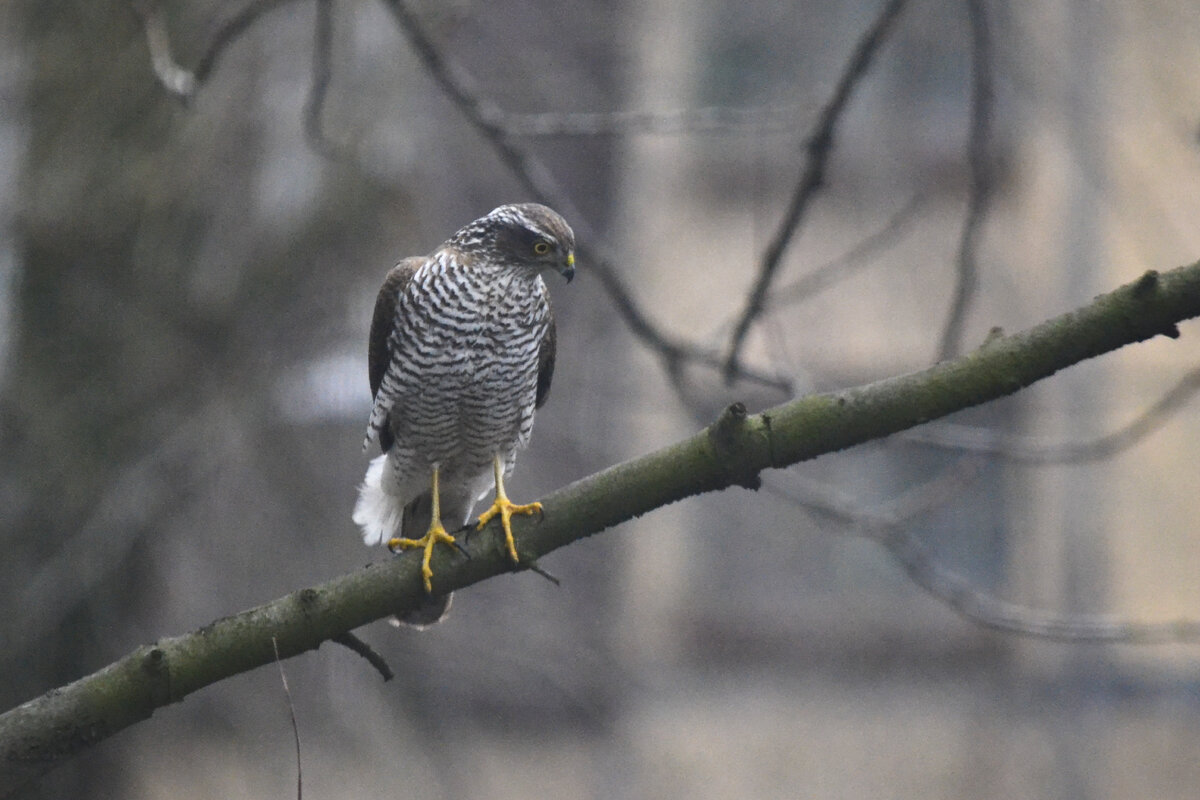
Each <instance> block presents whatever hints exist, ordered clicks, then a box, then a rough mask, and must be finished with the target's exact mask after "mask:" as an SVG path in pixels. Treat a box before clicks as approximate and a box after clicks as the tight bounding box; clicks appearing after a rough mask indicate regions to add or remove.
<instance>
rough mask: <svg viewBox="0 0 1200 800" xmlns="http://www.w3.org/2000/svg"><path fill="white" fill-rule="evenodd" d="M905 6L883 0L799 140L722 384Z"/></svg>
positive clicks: (736, 366)
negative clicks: (796, 178)
mask: <svg viewBox="0 0 1200 800" xmlns="http://www.w3.org/2000/svg"><path fill="white" fill-rule="evenodd" d="M905 3H906V0H889V1H888V2H887V4H885V5H884V7H883V8H882V9H880V12H879V15H878V16H877V17H876V18H875V21H874V22H873V23H872V24H871V26H870V27H869V28H868V29H867V31H866V33H864V34H863V36H862V38H861V39H860V40H859V42H858V45H857V46H856V47H855V48H854V51H853V52H852V53H851V55H850V59H849V60H848V61H847V62H846V66H845V68H844V69H843V70H842V76H841V78H840V79H839V80H838V82H837V86H836V87H835V88H834V91H833V94H832V95H831V96H830V98H829V101H828V102H827V103H826V104H825V107H824V108H823V109H821V115H820V117H819V118H818V119H817V124H816V126H815V127H814V128H813V131H812V133H810V134H809V136H808V138H807V139H806V141H805V144H804V152H805V162H804V170H803V172H802V174H801V176H800V182H799V183H798V184H797V185H796V190H795V192H794V193H793V194H792V200H791V203H789V205H788V209H787V211H786V212H785V213H784V215H783V220H782V222H780V224H779V228H778V229H777V230H776V232H775V236H774V237H773V238H772V240H771V243H770V244H769V245H767V250H766V252H765V253H764V254H763V258H762V262H761V264H760V265H759V271H758V278H757V279H756V280H755V282H754V287H753V288H752V289H751V290H750V295H749V297H748V298H747V300H746V306H745V309H744V310H743V311H742V315H741V317H740V318H739V319H738V321H737V324H736V325H735V326H734V329H733V334H732V336H730V340H729V350H728V354H727V355H726V357H725V366H724V370H725V380H726V381H727V382H731V381H732V380H733V379H734V378H736V377H737V374H738V372H739V370H740V368H741V367H740V363H739V361H740V354H741V350H742V344H743V342H744V341H745V339H746V334H747V333H748V332H749V331H750V326H751V325H753V324H754V321H755V319H756V318H757V317H758V315H759V314H761V313H762V311H763V309H764V308H765V307H766V303H767V293H768V292H769V291H770V290H771V283H772V282H773V281H774V279H775V273H776V272H778V271H779V265H780V263H781V262H782V261H783V254H784V253H785V252H786V251H787V247H788V245H789V244H791V241H792V237H793V236H794V235H795V233H796V231H797V230H798V229H799V228H800V225H801V223H802V222H803V221H804V217H805V215H806V213H807V211H808V207H809V203H810V202H812V200H813V198H814V197H816V195H817V192H818V191H820V189H821V187H822V185H823V184H824V182H825V169H826V166H827V165H828V162H829V156H830V154H831V153H832V152H833V145H834V134H835V132H836V129H837V125H838V123H839V122H840V121H841V118H842V114H843V113H844V112H845V110H846V107H847V106H848V105H849V103H850V98H851V97H852V96H853V95H854V92H855V90H856V89H857V88H858V87H859V86H860V85H861V84H862V80H863V78H864V77H865V76H866V74H867V71H868V70H869V69H870V66H871V61H872V60H873V59H874V58H875V54H876V53H878V52H879V49H880V48H881V47H882V46H883V43H884V42H885V41H887V36H888V34H889V33H890V32H891V29H892V25H893V23H894V22H895V21H896V19H897V18H898V17H899V16H900V12H901V11H902V10H903V9H904V5H905Z"/></svg>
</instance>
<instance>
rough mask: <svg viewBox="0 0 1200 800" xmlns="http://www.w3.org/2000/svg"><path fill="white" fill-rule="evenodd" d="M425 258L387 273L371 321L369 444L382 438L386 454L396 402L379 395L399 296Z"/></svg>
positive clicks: (389, 359)
mask: <svg viewBox="0 0 1200 800" xmlns="http://www.w3.org/2000/svg"><path fill="white" fill-rule="evenodd" d="M425 261H426V259H425V257H423V256H417V257H414V258H406V259H404V260H403V261H401V262H400V263H399V264H397V265H396V266H394V267H392V268H391V270H389V271H388V274H387V277H386V278H384V279H383V286H381V287H380V288H379V296H378V297H376V298H375V314H374V316H372V317H371V338H370V339H369V340H368V342H367V377H368V378H369V379H370V381H371V397H372V398H373V401H374V407H373V408H372V409H371V422H370V424H369V425H368V427H367V442H368V443H369V442H370V441H371V439H372V438H374V435H375V434H376V433H377V434H378V435H379V446H380V448H381V449H382V450H383V452H385V453H386V452H387V451H388V450H390V449H391V448H392V433H391V430H390V427H389V425H388V412H389V411H390V410H391V407H392V401H393V398H392V397H390V396H387V395H386V393H385V394H382V395H381V394H380V391H379V389H380V387H381V386H383V378H384V375H386V374H387V371H388V367H389V366H390V365H391V363H392V344H391V338H392V332H393V331H395V329H396V306H397V304H398V301H399V299H400V294H401V293H402V292H403V291H404V290H405V288H406V287H407V286H408V283H409V281H411V280H412V276H413V273H415V272H416V271H417V269H418V268H419V267H420V266H421V265H422V264H424V263H425Z"/></svg>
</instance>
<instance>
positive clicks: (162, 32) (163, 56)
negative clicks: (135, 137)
mask: <svg viewBox="0 0 1200 800" xmlns="http://www.w3.org/2000/svg"><path fill="white" fill-rule="evenodd" d="M295 1H296V0H255V1H254V2H252V3H250V4H249V5H247V6H246V7H245V8H243V9H242V10H241V11H239V12H238V13H237V14H235V15H234V16H232V17H230V18H229V19H227V20H226V21H225V22H223V23H221V25H220V26H218V27H217V30H216V31H215V32H214V33H213V35H212V38H211V39H209V41H208V45H207V46H206V47H205V48H204V50H203V52H202V53H201V55H200V58H199V60H198V61H197V62H196V66H195V67H193V68H192V69H191V70H190V71H189V70H187V69H185V68H184V67H181V66H180V65H179V62H177V61H176V60H175V56H174V53H173V52H172V50H171V37H170V34H169V33H168V31H167V24H166V16H165V14H164V12H163V8H162V4H161V3H159V2H158V0H131V3H130V5H131V6H132V7H133V10H134V12H135V13H136V14H137V15H138V17H140V18H141V20H142V26H143V28H144V29H145V31H146V45H147V47H148V48H149V50H150V64H151V66H152V67H153V69H154V74H155V76H156V77H157V78H158V80H159V83H161V84H162V85H163V88H165V89H166V90H167V91H169V92H171V93H172V94H174V95H177V96H178V97H180V98H182V99H183V100H190V99H191V98H192V96H193V95H194V94H195V93H196V91H197V90H198V89H199V88H200V86H201V85H202V84H203V83H204V82H205V81H206V80H208V77H209V75H211V74H212V71H213V69H214V68H215V67H216V65H217V62H218V61H219V60H220V58H221V56H223V55H224V54H225V51H226V49H227V48H228V47H229V46H230V45H231V44H233V42H234V41H236V40H237V38H238V37H239V36H241V35H242V34H243V33H245V32H246V31H247V30H249V28H250V26H252V25H253V24H254V23H255V22H257V21H258V20H259V18H260V17H262V16H263V15H264V14H266V13H267V12H269V11H273V10H274V9H276V8H278V7H279V6H282V5H286V4H288V3H292V2H295Z"/></svg>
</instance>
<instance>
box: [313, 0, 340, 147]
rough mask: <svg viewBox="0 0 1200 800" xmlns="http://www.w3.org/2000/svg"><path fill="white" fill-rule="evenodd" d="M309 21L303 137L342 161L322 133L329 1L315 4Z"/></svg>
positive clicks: (329, 71) (329, 73)
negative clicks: (310, 39)
mask: <svg viewBox="0 0 1200 800" xmlns="http://www.w3.org/2000/svg"><path fill="white" fill-rule="evenodd" d="M316 2H317V13H316V18H315V19H314V20H313V60H312V83H311V84H310V85H309V89H308V97H307V99H305V101H304V136H305V138H306V139H308V143H309V146H310V147H312V149H313V150H315V151H316V152H317V153H319V154H320V155H322V156H324V157H325V158H328V159H330V160H333V161H340V160H342V158H343V156H342V153H341V149H340V148H339V147H338V146H337V144H336V143H335V142H334V141H333V140H331V139H330V138H329V137H328V136H327V135H326V133H325V125H324V120H323V117H324V111H325V98H326V97H327V96H328V95H329V83H330V81H331V80H332V79H333V0H316Z"/></svg>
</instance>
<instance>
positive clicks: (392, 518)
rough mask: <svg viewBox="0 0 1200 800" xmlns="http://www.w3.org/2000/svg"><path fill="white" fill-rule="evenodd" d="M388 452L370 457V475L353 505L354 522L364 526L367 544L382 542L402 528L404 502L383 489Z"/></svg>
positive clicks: (363, 533)
mask: <svg viewBox="0 0 1200 800" xmlns="http://www.w3.org/2000/svg"><path fill="white" fill-rule="evenodd" d="M387 459H388V457H387V456H386V455H382V456H377V457H375V458H373V459H371V465H370V466H369V467H367V476H366V477H365V478H364V479H363V483H362V486H360V487H359V488H358V502H357V503H355V504H354V517H353V519H354V522H355V523H356V524H358V526H359V527H361V528H362V537H363V541H364V542H366V543H367V544H368V545H373V544H383V543H384V542H386V541H388V540H389V539H391V538H392V537H393V536H395V535H396V534H397V532H398V531H399V530H400V521H401V520H402V519H403V518H404V501H403V499H402V498H401V497H399V496H397V495H394V494H392V493H390V492H388V491H386V490H385V489H384V488H383V473H384V468H385V467H386V466H387Z"/></svg>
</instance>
